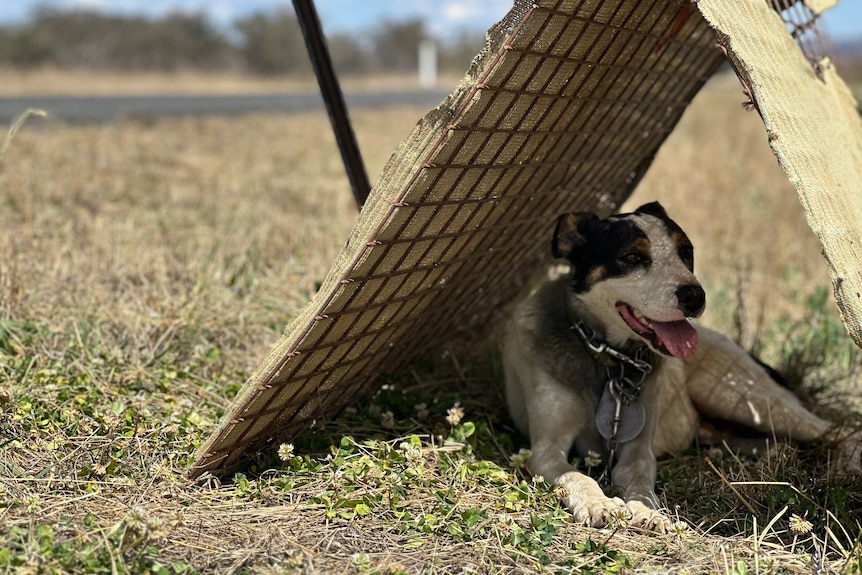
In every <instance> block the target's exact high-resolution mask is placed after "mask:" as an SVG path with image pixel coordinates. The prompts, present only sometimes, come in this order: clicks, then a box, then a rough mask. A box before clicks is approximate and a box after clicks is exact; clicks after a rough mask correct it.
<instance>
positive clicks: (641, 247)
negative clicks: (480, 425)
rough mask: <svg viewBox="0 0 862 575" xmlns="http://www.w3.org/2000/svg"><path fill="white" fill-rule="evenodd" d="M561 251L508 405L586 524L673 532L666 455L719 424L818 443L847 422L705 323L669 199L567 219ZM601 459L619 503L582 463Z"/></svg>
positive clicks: (511, 329) (535, 455)
mask: <svg viewBox="0 0 862 575" xmlns="http://www.w3.org/2000/svg"><path fill="white" fill-rule="evenodd" d="M551 253H552V255H553V256H554V257H555V258H559V259H563V260H566V262H567V263H568V272H567V273H566V274H565V275H562V276H561V277H556V278H545V279H543V280H542V281H540V282H538V285H531V286H530V289H529V290H528V293H527V294H526V296H524V297H522V298H521V299H520V301H518V302H517V303H516V304H515V305H514V307H513V309H512V310H511V312H510V314H509V317H508V319H507V321H506V323H505V326H504V332H503V340H502V346H501V347H502V357H503V372H504V379H505V391H506V402H507V404H508V407H509V412H510V414H511V417H512V419H513V421H514V423H515V425H516V426H517V427H518V429H519V430H520V431H521V432H522V433H524V434H525V435H526V436H528V437H529V439H530V448H531V456H530V459H529V468H530V471H531V472H532V473H533V474H535V475H540V476H542V477H543V478H544V479H545V480H546V481H548V482H551V483H553V484H555V485H557V486H558V487H557V491H558V493H559V494H560V496H561V498H562V499H563V503H564V504H565V505H566V506H567V507H568V509H569V510H570V511H571V512H572V513H573V515H574V517H575V520H576V521H579V522H583V523H585V524H587V525H591V526H593V527H603V526H606V525H608V524H609V522H612V521H613V520H614V518H623V519H624V520H625V521H627V522H628V524H629V525H634V526H639V527H643V528H646V529H649V530H654V531H661V532H664V531H666V530H668V529H669V528H670V527H671V525H672V522H671V520H670V519H669V518H668V516H667V515H666V514H664V513H662V511H661V510H660V505H659V500H658V497H657V496H656V493H655V479H656V457H658V456H661V455H663V454H667V453H674V452H679V451H682V450H685V449H686V448H688V447H689V446H690V445H692V444H693V442H694V440H695V439H696V438H698V437H700V438H701V440H702V441H703V442H706V443H709V442H710V440H711V439H715V438H714V437H711V435H710V433H709V431H708V430H709V428H708V427H706V426H703V430H701V427H702V423H703V422H705V421H706V420H707V419H709V420H713V419H714V420H721V421H726V422H730V423H732V424H735V425H741V426H744V427H748V428H751V429H753V430H755V431H758V432H761V433H764V434H770V435H771V436H774V437H783V438H791V439H793V440H798V441H812V440H815V439H819V438H824V437H825V436H826V435H827V434H828V433H829V432H830V430H831V429H833V425H832V424H831V423H829V422H827V421H826V420H824V419H821V418H820V417H818V416H816V415H814V414H813V413H811V412H810V411H808V410H807V409H806V408H805V407H804V406H803V405H802V403H801V402H800V401H799V399H798V398H797V397H796V396H795V395H793V394H792V393H791V392H790V391H789V390H788V389H786V388H785V387H782V386H781V385H779V384H778V383H777V382H776V381H775V379H773V377H772V376H771V375H770V373H771V372H770V370H769V369H768V368H766V367H765V366H763V365H762V364H760V363H759V362H758V361H756V360H755V359H754V358H752V357H751V356H750V355H749V354H747V353H746V352H745V351H743V350H742V349H741V348H740V347H739V346H737V345H736V344H734V343H733V342H732V341H731V340H730V339H728V338H727V337H725V336H723V335H721V334H719V333H717V332H715V331H712V330H710V329H707V328H705V327H702V326H699V325H696V324H692V323H691V322H690V321H689V319H692V318H697V317H698V316H700V315H701V314H702V313H703V311H704V308H705V306H706V294H705V293H704V290H703V287H702V286H701V284H700V283H699V282H698V280H697V277H696V276H695V274H694V249H693V247H692V244H691V241H690V240H689V238H688V236H687V235H686V234H685V232H684V231H683V230H682V228H681V227H680V226H679V225H677V224H676V222H674V221H673V220H672V219H671V218H670V217H669V216H668V214H667V212H666V210H665V209H664V208H663V207H662V206H661V204H660V203H658V202H653V203H648V204H645V205H642V206H640V207H639V208H637V209H636V210H635V211H634V212H632V213H626V214H618V215H612V216H610V217H608V218H605V219H601V218H599V217H598V216H597V215H595V214H593V213H587V212H580V213H568V214H564V215H562V216H560V218H559V219H558V221H557V224H556V229H555V230H554V234H553V240H552V245H551ZM573 447H574V450H575V451H576V452H577V454H578V455H579V456H580V457H583V458H586V457H587V456H588V455H589V454H590V452H594V453H596V454H599V455H600V457H601V459H602V461H603V462H604V463H605V464H606V465H607V468H608V469H609V470H610V480H611V482H612V483H613V484H614V486H616V487H617V488H618V490H619V494H620V496H619V497H609V496H607V495H605V493H604V492H603V491H602V489H601V487H600V486H599V484H598V482H597V481H596V480H595V479H593V478H592V477H590V476H588V475H586V474H584V473H581V472H580V471H578V470H577V469H576V468H575V467H573V466H572V465H571V464H570V462H569V453H570V451H571V449H572V448H573Z"/></svg>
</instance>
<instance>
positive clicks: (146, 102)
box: [0, 90, 449, 124]
mask: <svg viewBox="0 0 862 575" xmlns="http://www.w3.org/2000/svg"><path fill="white" fill-rule="evenodd" d="M448 93H449V92H448V91H443V90H415V91H390V92H355V93H346V94H345V99H346V101H347V106H348V108H351V109H354V108H374V107H384V106H392V105H397V104H411V105H413V104H415V105H422V106H428V107H433V106H436V105H437V104H439V103H440V102H442V101H443V99H444V98H445V97H446V96H447V95H448ZM27 108H37V109H40V110H46V111H47V112H49V113H50V114H51V116H52V117H54V118H56V119H58V120H61V121H64V122H105V121H109V120H113V119H116V118H148V117H158V116H186V115H209V114H215V115H222V116H230V115H235V114H244V113H248V112H303V111H308V110H322V109H323V100H322V99H321V97H320V94H319V93H317V92H300V93H290V94H287V93H286V94H260V95H227V96H213V95H199V96H89V97H67V96H34V97H20V98H19V97H15V98H0V124H9V122H10V121H11V120H12V119H13V118H15V117H16V116H17V115H18V114H20V113H21V112H23V111H24V110H26V109H27Z"/></svg>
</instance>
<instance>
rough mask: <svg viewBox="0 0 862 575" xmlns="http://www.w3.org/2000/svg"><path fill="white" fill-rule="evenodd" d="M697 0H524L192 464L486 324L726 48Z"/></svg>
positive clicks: (347, 395) (394, 163)
mask: <svg viewBox="0 0 862 575" xmlns="http://www.w3.org/2000/svg"><path fill="white" fill-rule="evenodd" d="M691 6H692V4H691V3H690V2H688V0H685V1H684V2H680V3H677V2H668V1H667V0H582V1H574V0H568V1H565V0H557V1H554V0H544V1H540V2H535V3H534V2H523V1H522V2H518V3H517V4H516V6H515V8H514V9H513V10H512V12H511V13H510V14H509V15H508V16H507V17H506V18H505V19H504V20H503V21H502V22H501V23H500V24H498V25H497V26H495V27H494V28H492V29H491V30H490V31H489V35H488V44H487V46H486V47H485V49H484V50H483V51H482V53H480V55H479V56H478V57H477V58H476V60H475V61H474V63H473V66H472V67H471V70H470V71H469V73H468V75H467V78H466V79H465V81H464V82H462V84H461V85H460V86H459V87H458V88H457V89H456V90H455V91H454V92H453V93H452V95H450V96H449V98H447V100H446V101H445V102H444V103H443V104H442V105H441V106H440V107H438V108H437V109H436V110H433V111H432V112H430V113H429V114H428V115H427V116H425V118H423V119H422V120H421V121H420V122H419V124H418V125H417V127H416V128H415V129H414V131H413V133H412V134H411V135H410V136H409V137H408V138H407V139H406V140H405V141H404V142H402V144H401V145H400V147H399V149H398V151H397V152H396V153H395V154H394V156H393V158H392V159H391V160H390V162H389V163H388V164H387V166H386V168H385V169H384V172H383V174H382V175H381V177H380V180H379V183H378V185H377V187H376V188H375V189H374V190H373V191H372V194H371V197H370V198H369V200H368V202H367V203H366V205H365V208H364V209H363V211H362V213H361V214H360V217H359V220H358V222H357V225H356V228H355V229H354V230H353V232H352V233H351V236H350V239H349V241H348V244H347V246H346V247H345V248H344V250H343V251H342V253H341V254H340V256H339V257H338V259H337V261H336V262H335V263H334V264H333V267H332V269H331V270H330V273H329V275H328V276H327V278H326V280H325V282H324V284H323V286H322V287H321V290H320V291H319V292H318V294H317V295H316V296H315V297H314V298H313V300H312V301H311V302H310V303H309V305H308V306H307V307H306V308H305V310H303V312H302V313H301V314H300V316H299V317H297V318H296V320H294V322H293V323H292V324H291V325H290V326H289V327H288V329H287V331H286V335H285V336H284V337H283V338H282V339H281V340H280V341H279V342H278V343H277V344H276V345H275V347H274V348H273V349H272V350H271V351H270V353H269V355H268V356H267V359H266V360H265V361H264V362H263V364H262V365H261V366H260V367H259V368H258V370H257V371H256V372H255V373H254V374H253V375H252V377H251V378H250V380H249V381H248V382H247V383H246V385H245V386H244V387H243V390H242V391H241V392H240V395H239V396H238V398H237V400H236V401H235V403H234V405H233V406H232V408H231V410H230V412H229V413H228V415H227V416H226V418H225V420H224V421H223V422H222V424H221V426H220V427H219V429H218V430H217V432H216V433H215V434H214V435H213V436H212V437H211V438H210V440H209V441H208V442H207V444H206V445H205V446H204V447H203V448H202V449H201V450H200V452H199V453H198V459H197V463H196V465H195V467H194V469H193V471H192V474H193V475H195V474H199V473H201V472H202V471H204V470H213V471H215V470H224V469H226V468H229V467H230V466H232V465H233V464H234V463H236V462H237V460H238V459H239V458H240V457H241V455H242V454H243V453H244V452H245V451H247V450H249V449H253V448H257V447H259V446H261V444H263V443H265V442H267V441H271V440H273V439H274V438H276V437H279V438H280V439H286V438H290V437H293V436H295V435H297V434H298V433H300V432H302V431H304V430H307V429H308V428H310V427H311V426H313V424H314V422H315V421H318V420H323V419H326V418H329V417H332V416H333V415H335V414H336V413H337V412H338V411H340V410H341V409H342V408H344V407H345V406H347V405H350V404H351V403H354V402H355V401H356V400H357V399H358V398H359V397H360V396H362V395H363V394H367V393H368V392H370V391H372V390H374V389H375V388H376V387H377V385H378V382H379V381H380V376H381V374H382V373H383V372H391V371H393V370H396V369H398V368H399V367H402V366H404V365H406V364H407V363H409V362H410V361H411V360H414V359H416V358H417V357H418V356H420V355H421V354H423V353H424V352H425V351H426V350H428V348H429V346H433V345H435V344H438V343H441V342H442V341H444V340H446V339H448V338H449V337H451V335H452V334H453V333H455V332H457V331H459V330H463V329H469V328H471V327H475V326H477V325H481V324H482V323H484V322H486V321H488V319H489V317H490V315H491V314H492V312H493V310H494V309H495V308H496V307H498V306H499V305H500V304H502V303H504V302H505V301H507V300H509V299H511V298H512V297H513V296H514V295H515V294H516V293H517V291H518V290H519V289H520V287H521V286H522V285H523V284H524V282H525V281H526V280H527V279H528V278H529V276H530V275H532V273H533V272H534V271H535V270H536V269H537V267H538V266H539V265H540V264H541V263H542V262H544V261H546V259H547V257H548V255H547V252H548V251H549V250H548V242H549V238H550V235H551V232H552V227H553V223H554V221H555V220H556V217H557V215H558V214H560V213H562V212H565V211H570V210H593V211H597V212H599V213H602V214H608V213H610V212H612V211H613V210H615V209H616V208H617V206H619V205H620V204H621V203H622V202H623V201H624V200H625V199H626V197H628V195H629V194H630V193H631V191H632V190H633V188H634V186H635V185H636V183H637V182H638V181H639V179H640V178H641V176H642V175H643V174H644V172H645V171H646V169H647V167H648V166H649V164H650V163H651V161H652V159H653V157H654V155H655V153H656V151H657V149H658V147H659V146H660V145H661V143H662V142H663V141H664V139H665V138H666V137H667V135H668V134H669V133H670V131H671V130H672V129H673V127H674V125H675V124H676V122H677V121H678V120H679V118H680V116H681V114H682V112H683V111H684V109H685V107H686V106H687V104H688V103H689V101H690V100H691V98H692V97H693V96H694V95H695V94H696V93H697V91H698V90H699V89H700V87H701V86H702V85H703V83H704V82H705V81H706V80H707V79H708V78H709V76H710V75H711V73H712V71H713V70H714V69H715V68H716V67H717V66H718V65H719V64H720V63H721V62H722V61H723V55H722V53H721V52H720V51H719V50H717V49H716V48H715V39H714V36H713V33H712V32H711V31H710V29H709V28H708V27H707V26H706V24H705V23H704V21H703V19H702V18H701V16H700V14H699V13H697V12H696V10H692V8H691Z"/></svg>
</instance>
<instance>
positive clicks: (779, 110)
mask: <svg viewBox="0 0 862 575" xmlns="http://www.w3.org/2000/svg"><path fill="white" fill-rule="evenodd" d="M698 6H699V7H700V9H701V10H702V11H703V13H704V15H705V16H706V18H707V19H708V20H709V22H710V23H711V24H712V25H713V26H715V28H716V29H717V30H718V32H719V41H720V42H721V44H722V45H723V46H724V47H725V48H726V49H727V50H728V53H729V56H730V59H731V61H732V63H733V65H734V67H735V68H736V70H737V73H738V74H739V76H740V78H741V79H742V81H743V82H744V83H745V84H746V85H747V86H748V87H749V89H750V92H751V96H752V98H753V100H754V103H755V104H756V106H757V109H758V111H759V112H760V115H761V116H762V117H763V122H764V124H765V125H766V134H767V138H768V140H769V144H770V145H771V146H772V150H773V151H774V152H775V155H776V157H777V158H778V162H779V163H780V164H781V167H782V168H784V171H785V172H787V176H788V177H789V178H790V181H791V182H793V185H794V186H795V187H796V191H797V192H798V194H799V200H800V201H801V202H802V205H803V206H804V208H805V213H806V214H807V217H808V223H809V225H810V226H811V228H812V229H813V230H814V232H815V233H816V234H817V237H818V238H820V242H821V243H822V245H823V255H824V256H825V257H826V260H827V261H828V263H829V267H830V269H831V271H832V285H833V288H834V292H835V299H836V301H837V302H838V308H839V310H840V312H841V317H842V319H843V320H844V324H845V325H846V326H847V330H848V332H849V333H850V335H851V337H852V338H853V340H854V341H855V342H856V344H857V345H860V346H862V119H860V116H859V113H858V112H857V109H856V102H855V101H854V99H853V96H852V95H851V93H850V91H849V90H848V89H847V86H846V85H845V84H844V82H843V81H842V80H841V78H839V77H838V76H837V74H836V73H835V70H834V69H833V68H832V66H831V65H830V64H829V62H828V61H822V62H820V63H816V64H814V65H812V63H811V62H809V61H808V60H806V58H805V56H804V55H803V53H802V52H801V51H800V50H799V49H798V47H797V46H796V44H795V43H794V42H793V39H792V38H791V37H790V35H789V34H787V33H785V25H784V23H783V22H782V20H781V18H779V16H778V15H777V14H776V13H775V12H773V11H772V10H770V9H769V8H768V7H767V5H766V3H765V2H760V1H758V0H746V1H738V2H727V1H726V0H700V1H699V2H698Z"/></svg>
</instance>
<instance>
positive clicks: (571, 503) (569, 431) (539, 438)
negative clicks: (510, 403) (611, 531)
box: [525, 372, 625, 527]
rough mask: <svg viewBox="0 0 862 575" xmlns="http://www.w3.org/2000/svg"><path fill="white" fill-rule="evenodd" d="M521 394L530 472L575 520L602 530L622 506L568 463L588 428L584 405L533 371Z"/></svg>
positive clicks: (562, 387) (579, 399) (589, 420)
mask: <svg viewBox="0 0 862 575" xmlns="http://www.w3.org/2000/svg"><path fill="white" fill-rule="evenodd" d="M532 377H533V381H532V384H533V385H531V386H529V388H528V389H530V390H531V392H530V393H529V394H526V395H525V399H526V401H527V410H528V416H529V422H530V423H529V425H530V430H529V432H530V449H531V451H532V453H533V454H532V456H531V457H530V471H532V472H533V473H534V474H536V475H541V476H542V477H544V478H545V480H546V481H549V482H551V483H553V484H555V485H557V486H558V487H559V488H560V492H561V493H560V496H561V498H562V500H563V503H564V504H565V505H566V507H567V508H568V509H569V510H570V511H571V512H572V514H573V515H574V517H575V520H576V521H578V522H582V523H586V524H588V525H591V526H593V527H603V526H604V525H606V524H607V523H608V522H609V520H610V519H611V517H612V516H613V515H614V514H615V513H616V512H618V511H619V510H621V509H625V502H623V500H622V499H620V498H618V497H613V498H611V497H608V496H607V495H605V494H604V492H603V491H602V488H601V487H599V484H598V483H596V481H595V480H594V479H592V478H591V477H589V476H587V475H584V474H583V473H580V472H579V471H577V470H575V468H574V467H572V465H571V464H570V463H569V460H568V455H569V450H570V449H571V448H572V445H573V444H574V443H575V440H576V438H578V436H580V435H581V434H582V433H583V431H584V428H585V426H586V425H591V424H592V421H593V419H592V415H591V413H589V411H588V410H589V409H590V408H589V406H587V405H585V403H584V401H583V398H581V397H580V396H579V395H578V394H577V393H575V392H574V391H572V389H571V388H567V387H566V386H563V385H560V384H559V383H557V382H556V381H554V380H553V378H551V377H550V376H548V375H546V374H544V373H541V372H538V373H534V374H533V375H532Z"/></svg>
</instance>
